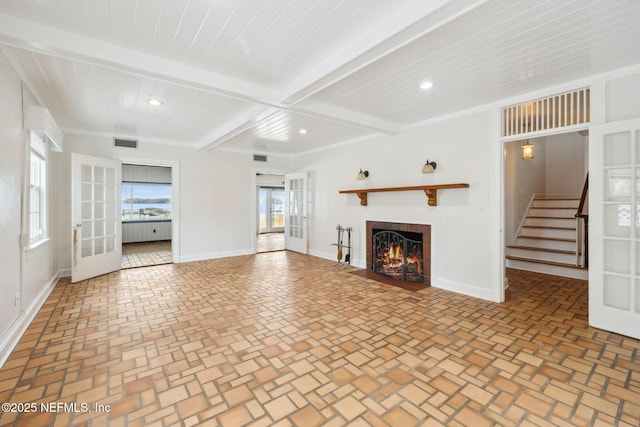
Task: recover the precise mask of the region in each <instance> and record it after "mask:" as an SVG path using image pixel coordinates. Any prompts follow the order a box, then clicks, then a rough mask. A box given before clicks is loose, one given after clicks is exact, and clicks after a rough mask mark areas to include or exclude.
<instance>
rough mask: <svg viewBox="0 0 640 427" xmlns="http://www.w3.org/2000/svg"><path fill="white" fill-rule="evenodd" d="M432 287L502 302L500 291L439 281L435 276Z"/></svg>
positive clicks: (451, 281)
mask: <svg viewBox="0 0 640 427" xmlns="http://www.w3.org/2000/svg"><path fill="white" fill-rule="evenodd" d="M431 286H433V287H434V288H439V289H444V290H445V291H451V292H456V293H458V294H463V295H467V296H470V297H474V298H480V299H483V300H487V301H491V302H501V300H502V296H501V295H498V293H499V292H498V290H495V289H487V288H480V287H478V286H473V285H468V284H465V283H459V282H454V281H453V280H444V279H438V278H436V277H433V276H431Z"/></svg>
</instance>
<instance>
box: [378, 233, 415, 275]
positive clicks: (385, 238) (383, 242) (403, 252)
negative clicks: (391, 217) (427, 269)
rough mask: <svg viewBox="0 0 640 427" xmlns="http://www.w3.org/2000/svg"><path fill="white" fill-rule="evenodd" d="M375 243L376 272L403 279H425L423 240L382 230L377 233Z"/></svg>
mask: <svg viewBox="0 0 640 427" xmlns="http://www.w3.org/2000/svg"><path fill="white" fill-rule="evenodd" d="M412 237H418V236H412ZM373 244H374V247H373V253H374V254H376V257H375V263H374V264H375V265H374V266H373V267H374V268H373V269H374V271H375V272H377V273H380V274H384V275H386V276H389V277H392V278H394V279H398V280H403V281H410V282H421V281H422V280H423V273H422V264H423V256H422V241H421V240H419V239H410V238H409V237H407V236H404V235H402V234H400V233H397V232H394V231H380V232H378V233H376V234H375V236H374V239H373Z"/></svg>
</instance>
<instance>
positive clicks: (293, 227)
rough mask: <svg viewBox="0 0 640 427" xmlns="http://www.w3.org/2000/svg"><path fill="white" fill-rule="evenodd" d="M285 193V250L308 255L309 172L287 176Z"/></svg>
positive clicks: (285, 177) (285, 178)
mask: <svg viewBox="0 0 640 427" xmlns="http://www.w3.org/2000/svg"><path fill="white" fill-rule="evenodd" d="M284 192H285V199H284V202H285V207H284V209H285V212H286V214H285V223H284V227H285V233H284V246H285V249H287V250H291V251H295V252H300V253H303V254H306V253H307V172H300V173H292V174H286V175H285V176H284Z"/></svg>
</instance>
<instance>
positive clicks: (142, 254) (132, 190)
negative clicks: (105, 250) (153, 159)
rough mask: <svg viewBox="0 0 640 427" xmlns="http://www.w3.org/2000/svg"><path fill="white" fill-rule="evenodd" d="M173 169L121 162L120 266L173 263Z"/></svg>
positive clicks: (130, 266)
mask: <svg viewBox="0 0 640 427" xmlns="http://www.w3.org/2000/svg"><path fill="white" fill-rule="evenodd" d="M172 194H173V185H172V169H171V167H166V166H151V165H141V164H132V163H123V164H122V192H121V202H122V213H121V214H122V268H123V269H124V268H135V267H146V266H151V265H159V264H169V263H171V262H173V254H172V252H173V251H172V240H173V239H172V237H173V236H172V230H173V227H172V225H173V224H172V222H173V209H172V206H173V200H172V199H173V198H172Z"/></svg>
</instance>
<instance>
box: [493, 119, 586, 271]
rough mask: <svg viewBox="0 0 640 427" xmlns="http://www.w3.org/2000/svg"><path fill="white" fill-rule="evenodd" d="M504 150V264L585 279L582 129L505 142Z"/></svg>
mask: <svg viewBox="0 0 640 427" xmlns="http://www.w3.org/2000/svg"><path fill="white" fill-rule="evenodd" d="M526 143H528V144H529V145H532V146H534V147H535V156H533V158H531V159H526V158H523V157H522V155H521V154H522V152H521V151H522V149H521V147H522V145H525V144H526ZM505 153H506V157H505V162H506V168H505V172H506V177H505V178H506V179H505V227H504V230H505V245H506V247H505V252H506V265H507V267H509V268H515V269H520V270H526V271H533V272H538V273H545V274H552V275H556V276H563V277H570V278H574V279H582V280H587V278H588V269H587V266H588V265H587V260H588V252H587V251H588V245H587V239H586V236H587V233H588V228H587V227H588V220H587V219H588V199H587V200H583V194H585V195H586V194H588V193H585V192H586V188H585V185H586V182H587V181H586V177H587V172H588V132H587V131H581V132H568V133H562V134H555V135H549V136H545V137H539V138H531V139H527V140H521V141H511V142H507V143H505Z"/></svg>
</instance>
